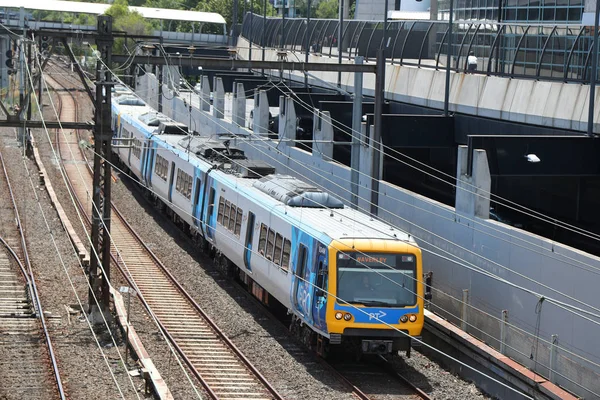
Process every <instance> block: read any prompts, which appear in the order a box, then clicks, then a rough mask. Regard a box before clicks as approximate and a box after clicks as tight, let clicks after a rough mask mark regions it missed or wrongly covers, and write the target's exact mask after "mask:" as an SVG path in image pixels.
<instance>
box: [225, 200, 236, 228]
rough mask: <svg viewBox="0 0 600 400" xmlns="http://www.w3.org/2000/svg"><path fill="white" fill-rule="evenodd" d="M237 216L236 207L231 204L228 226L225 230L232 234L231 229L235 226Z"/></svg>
mask: <svg viewBox="0 0 600 400" xmlns="http://www.w3.org/2000/svg"><path fill="white" fill-rule="evenodd" d="M236 215H237V207H236V206H235V205H234V204H232V205H231V214H230V215H229V225H227V229H229V230H230V231H232V232H233V228H234V226H235V216H236Z"/></svg>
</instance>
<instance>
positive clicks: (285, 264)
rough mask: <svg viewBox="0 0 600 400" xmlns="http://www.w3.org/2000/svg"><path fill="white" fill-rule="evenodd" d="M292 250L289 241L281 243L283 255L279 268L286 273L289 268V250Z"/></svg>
mask: <svg viewBox="0 0 600 400" xmlns="http://www.w3.org/2000/svg"><path fill="white" fill-rule="evenodd" d="M291 248H292V244H291V243H290V241H289V240H287V239H285V240H284V241H283V255H282V257H281V268H283V269H285V270H286V271H287V270H288V269H289V268H290V249H291Z"/></svg>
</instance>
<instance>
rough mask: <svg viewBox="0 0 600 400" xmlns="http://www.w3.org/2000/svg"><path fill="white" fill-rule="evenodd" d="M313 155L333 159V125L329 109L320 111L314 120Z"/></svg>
mask: <svg viewBox="0 0 600 400" xmlns="http://www.w3.org/2000/svg"><path fill="white" fill-rule="evenodd" d="M313 140H314V141H315V142H314V143H313V145H312V149H313V151H312V153H313V156H315V157H319V158H322V159H323V160H326V161H331V160H332V159H333V125H331V114H330V113H329V111H324V112H322V113H319V115H318V116H317V117H316V118H315V119H314V120H313Z"/></svg>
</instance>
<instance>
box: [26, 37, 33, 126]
mask: <svg viewBox="0 0 600 400" xmlns="http://www.w3.org/2000/svg"><path fill="white" fill-rule="evenodd" d="M31 63H32V59H31V42H29V43H28V44H27V65H30V66H31V65H32V64H31ZM30 68H31V67H30ZM33 90H35V88H33V87H31V86H29V79H27V121H31V92H32V91H33Z"/></svg>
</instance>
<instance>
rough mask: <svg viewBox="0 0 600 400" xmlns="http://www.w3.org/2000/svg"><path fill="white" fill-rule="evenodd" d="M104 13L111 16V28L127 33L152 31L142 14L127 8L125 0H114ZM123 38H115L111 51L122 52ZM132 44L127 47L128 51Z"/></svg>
mask: <svg viewBox="0 0 600 400" xmlns="http://www.w3.org/2000/svg"><path fill="white" fill-rule="evenodd" d="M105 14H106V15H110V16H111V17H113V30H114V31H124V32H126V33H128V34H129V35H149V34H151V33H152V24H150V23H149V22H147V21H146V20H145V19H144V17H142V15H141V14H140V13H138V12H136V11H131V10H130V9H129V4H128V3H127V0H115V2H114V3H113V5H112V6H110V7H109V8H108V9H107V10H106V11H105ZM125 43H126V41H125V39H124V38H116V39H115V44H114V46H113V51H115V52H117V53H122V50H123V48H124V47H126V46H125ZM133 47H134V46H133V45H132V46H131V48H129V47H128V50H129V51H133Z"/></svg>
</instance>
